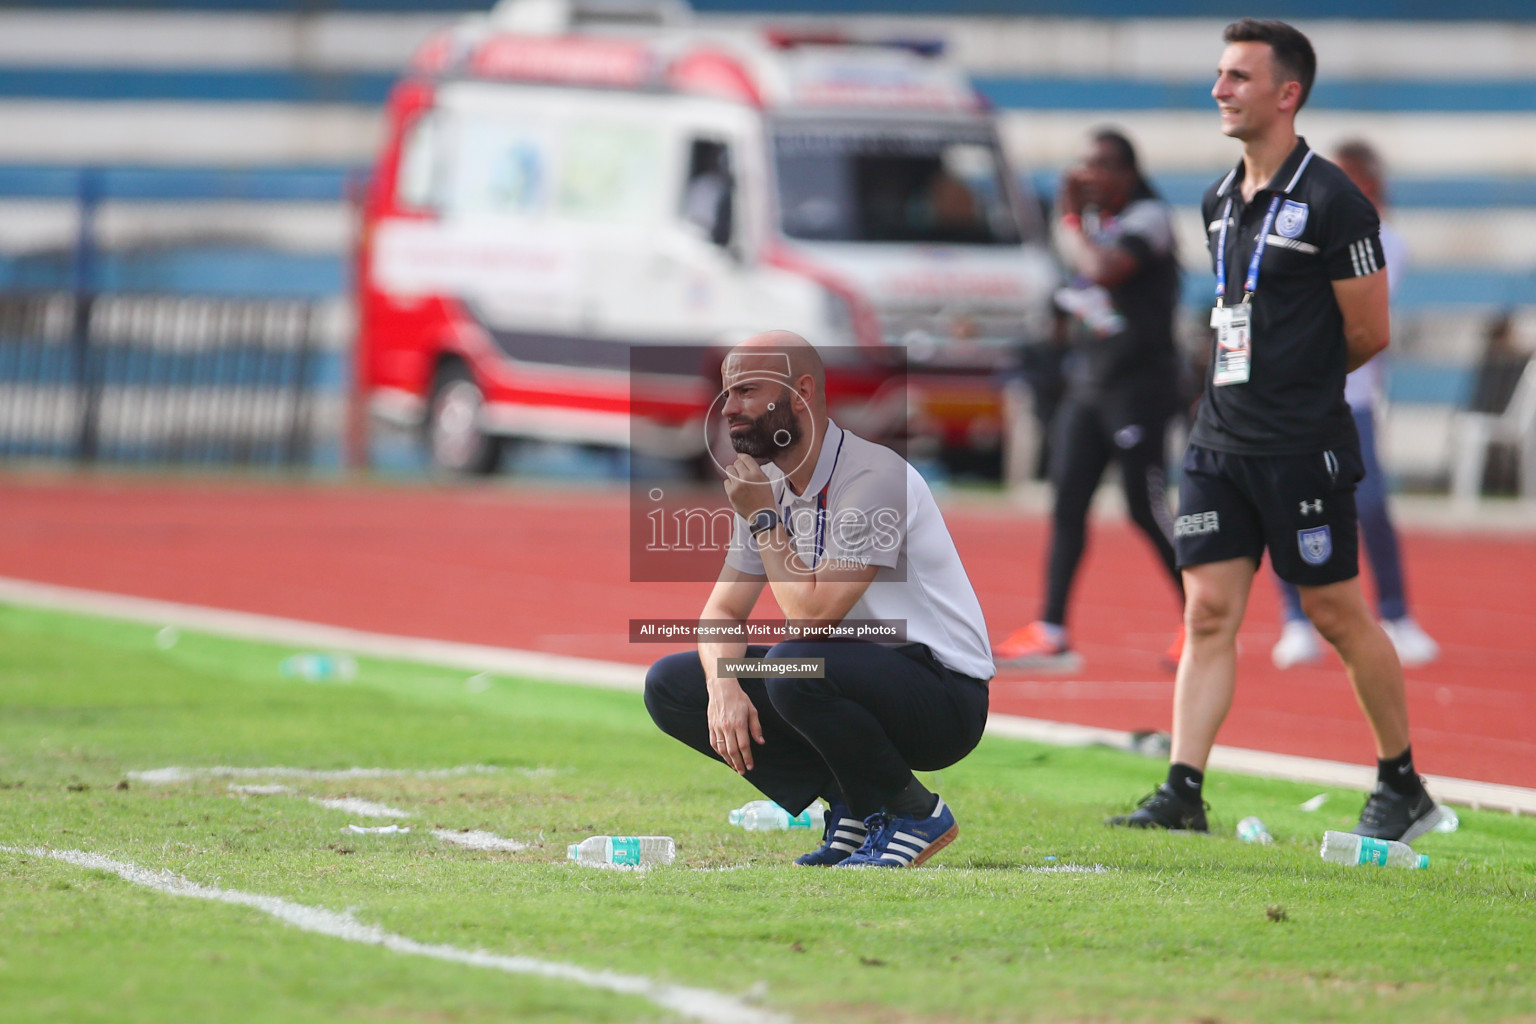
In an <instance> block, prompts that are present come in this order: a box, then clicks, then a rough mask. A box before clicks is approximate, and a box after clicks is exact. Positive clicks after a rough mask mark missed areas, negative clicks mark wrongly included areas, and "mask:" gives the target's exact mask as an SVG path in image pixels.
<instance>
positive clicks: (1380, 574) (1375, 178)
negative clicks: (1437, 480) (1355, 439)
mask: <svg viewBox="0 0 1536 1024" xmlns="http://www.w3.org/2000/svg"><path fill="white" fill-rule="evenodd" d="M1333 159H1334V162H1335V163H1337V164H1338V165H1339V169H1340V170H1342V171H1343V172H1344V173H1345V174H1347V175H1348V176H1349V180H1350V181H1353V182H1354V183H1355V185H1356V186H1357V187H1358V188H1359V189H1360V191H1361V192H1363V193H1364V194H1365V198H1367V199H1369V200H1370V201H1371V205H1373V206H1375V207H1376V211H1377V213H1381V212H1383V210H1384V209H1385V206H1386V182H1385V175H1384V174H1383V171H1382V164H1381V157H1380V156H1378V155H1377V153H1376V150H1375V149H1374V148H1372V147H1371V145H1370V144H1369V143H1367V142H1364V141H1361V140H1359V139H1355V140H1351V141H1349V142H1345V143H1342V144H1341V145H1340V146H1339V147H1338V148H1337V149H1336V150H1334V156H1333ZM1381 249H1382V252H1384V253H1385V254H1386V258H1387V293H1388V295H1389V296H1391V295H1393V294H1395V293H1396V292H1397V288H1398V285H1399V284H1400V283H1401V282H1402V279H1403V271H1404V270H1405V268H1406V267H1407V265H1408V246H1407V243H1405V242H1404V241H1403V236H1402V235H1400V234H1398V233H1397V232H1396V231H1394V230H1393V229H1392V226H1391V225H1390V224H1387V223H1385V222H1383V223H1382V225H1381ZM1384 370H1385V363H1384V361H1383V360H1382V359H1380V358H1376V359H1372V360H1371V361H1370V362H1368V363H1366V364H1365V365H1364V366H1362V367H1360V368H1359V369H1358V370H1356V371H1354V372H1353V373H1351V374H1350V375H1349V377H1348V378H1346V380H1345V382H1344V400H1345V401H1347V402H1348V403H1349V410H1350V412H1351V413H1352V414H1353V415H1354V417H1355V429H1356V430H1358V431H1359V433H1360V457H1361V459H1362V460H1363V461H1364V463H1365V476H1364V477H1362V478H1361V480H1360V485H1359V487H1358V488H1357V489H1356V490H1355V508H1356V510H1357V512H1358V514H1359V516H1360V537H1361V539H1362V540H1363V541H1364V542H1365V554H1366V557H1368V558H1369V559H1370V561H1371V575H1372V576H1373V577H1374V578H1375V581H1376V614H1377V617H1378V618H1380V619H1381V628H1382V629H1384V630H1386V633H1387V637H1388V638H1389V639H1391V641H1392V646H1393V647H1396V648H1397V657H1398V660H1400V661H1401V662H1402V663H1403V665H1404V666H1405V667H1410V668H1411V667H1414V666H1418V665H1427V664H1429V663H1430V662H1432V661H1434V660H1435V658H1437V657H1439V655H1440V646H1439V645H1438V644H1436V643H1435V641H1434V639H1433V638H1431V637H1430V635H1429V634H1428V633H1426V632H1424V630H1423V628H1422V627H1420V626H1419V624H1418V622H1416V621H1415V620H1414V618H1413V616H1412V615H1410V614H1409V613H1408V590H1407V586H1406V584H1405V583H1404V580H1403V561H1402V554H1401V551H1400V549H1399V547H1398V542H1397V530H1396V528H1394V527H1393V525H1392V516H1391V513H1390V512H1389V510H1388V508H1387V478H1386V474H1385V473H1383V472H1382V469H1381V459H1380V458H1379V457H1378V456H1377V452H1376V402H1377V399H1378V398H1379V397H1380V396H1381V395H1382V394H1383V392H1384V391H1385V381H1384V377H1383V371H1384ZM1275 582H1276V583H1277V584H1278V585H1279V587H1280V600H1281V606H1282V612H1283V615H1284V621H1283V622H1282V624H1281V626H1280V639H1279V641H1278V642H1277V643H1276V644H1275V646H1274V650H1272V651H1271V652H1270V657H1271V658H1272V659H1273V661H1274V663H1275V667H1276V668H1291V667H1292V666H1294V665H1306V664H1312V663H1314V662H1317V661H1320V660H1321V659H1322V656H1323V645H1322V637H1320V636H1318V633H1317V630H1316V629H1315V628H1313V626H1312V623H1311V622H1310V621H1309V620H1308V619H1307V616H1306V613H1305V612H1303V611H1302V610H1301V594H1300V593H1299V592H1298V591H1297V590H1296V587H1295V586H1294V585H1293V584H1290V583H1287V582H1285V581H1284V580H1282V579H1280V577H1278V576H1276V577H1275Z"/></svg>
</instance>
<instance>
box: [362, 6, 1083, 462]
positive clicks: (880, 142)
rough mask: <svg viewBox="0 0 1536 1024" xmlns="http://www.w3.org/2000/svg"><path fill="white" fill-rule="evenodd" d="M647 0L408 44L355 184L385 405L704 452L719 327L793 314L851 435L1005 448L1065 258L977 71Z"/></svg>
mask: <svg viewBox="0 0 1536 1024" xmlns="http://www.w3.org/2000/svg"><path fill="white" fill-rule="evenodd" d="M607 6H608V7H610V8H612V7H613V6H614V5H613V4H612V3H611V0H610V2H609V3H608V4H607ZM640 6H645V7H648V10H647V11H645V12H644V15H645V16H643V17H638V16H635V10H634V9H635V7H636V3H635V0H630V2H629V3H628V4H627V5H624V10H623V12H621V13H624V12H627V13H628V15H630V16H628V17H624V18H618V19H611V20H596V21H591V22H589V21H587V20H585V19H584V18H583V16H582V15H583V5H582V2H581V0H507V2H503V3H502V4H501V5H500V6H499V7H497V8H496V9H495V10H494V11H493V12H492V13H491V14H490V15H489V16H485V17H476V18H470V19H467V20H465V21H464V22H462V23H461V24H458V25H456V26H454V27H452V28H450V29H447V30H445V31H443V32H442V33H440V34H439V35H437V36H435V37H433V38H431V39H429V40H427V41H426V42H425V43H424V44H423V45H422V46H421V48H420V49H419V51H418V52H417V54H416V55H415V57H414V59H413V61H412V64H411V66H410V69H409V72H408V73H407V74H406V75H405V77H404V78H403V79H402V80H401V82H400V83H399V84H398V85H397V86H396V88H395V89H394V92H393V94H392V96H391V98H390V101H389V107H388V131H387V140H386V143H385V145H384V148H383V151H382V152H381V154H380V156H379V158H378V161H377V164H376V166H375V168H374V171H373V175H372V177H371V180H370V182H369V186H368V189H367V193H366V197H365V199H364V210H363V230H362V233H361V242H360V249H359V253H358V273H357V286H358V316H359V326H360V336H359V337H360V343H359V353H358V366H357V371H358V381H359V384H360V385H361V393H362V394H363V395H364V396H365V397H366V399H367V402H368V405H369V407H370V408H371V410H372V411H373V413H374V414H375V415H378V416H382V417H385V418H387V419H389V420H392V421H394V422H397V423H401V424H410V425H416V426H420V427H421V428H422V429H423V430H424V434H425V437H426V438H427V440H428V446H429V450H430V452H431V456H432V459H433V461H434V462H436V463H437V464H439V465H441V466H443V467H447V468H450V469H455V470H459V471H465V472H474V471H485V470H488V469H490V468H492V467H493V466H494V465H495V464H496V460H497V453H498V449H499V447H500V444H501V441H502V439H505V438H543V439H555V440H561V441H574V442H582V443H592V444H599V445H614V446H631V445H634V446H640V445H644V446H645V447H646V448H648V449H650V450H653V451H657V452H660V453H662V454H667V455H671V456H675V457H690V456H693V455H697V454H699V453H701V452H702V450H703V448H704V444H705V441H704V430H703V429H702V426H701V424H702V422H703V419H704V416H705V412H706V410H707V409H708V406H709V403H710V402H711V400H712V399H713V398H714V394H713V392H712V390H711V386H710V384H709V382H708V380H707V379H706V377H705V375H704V373H701V370H704V369H705V367H704V366H702V365H701V364H702V362H703V361H702V360H701V359H700V357H699V355H698V353H699V351H700V347H701V346H718V345H723V344H729V343H730V342H732V341H733V340H736V339H739V338H741V337H743V336H746V335H748V334H751V333H755V332H757V331H761V330H765V329H768V328H786V329H789V330H794V331H797V332H799V333H801V334H803V335H805V337H807V338H808V339H810V340H811V341H812V342H813V343H814V344H816V345H817V346H818V348H819V349H820V350H821V351H822V352H823V354H824V356H826V357H827V360H828V363H829V366H830V367H832V368H833V369H832V371H831V372H832V376H833V380H832V381H831V382H829V388H828V390H829V399H830V402H831V407H832V414H833V416H834V417H840V418H843V419H845V420H847V421H848V425H850V426H853V427H854V428H855V429H859V428H860V427H862V428H863V429H864V430H865V431H867V432H869V433H873V434H878V433H880V432H881V431H882V429H885V428H888V427H889V426H890V425H889V424H881V423H878V422H874V421H876V420H879V419H880V418H881V417H882V416H889V415H904V416H906V417H907V419H908V420H909V421H915V422H913V423H909V426H915V427H916V428H917V429H918V430H919V431H920V432H926V433H929V434H932V435H936V436H939V437H941V438H943V439H944V440H946V441H947V442H949V443H953V444H965V443H971V444H982V445H986V444H993V443H995V442H996V438H997V435H998V432H999V420H998V417H999V414H998V409H999V402H998V399H997V393H998V387H997V383H996V379H995V373H996V371H997V370H998V369H999V368H1000V367H1001V366H1002V365H1003V364H1004V363H1005V362H1006V360H1007V359H1008V358H1009V356H1010V354H1011V353H1012V351H1013V350H1015V349H1016V347H1017V346H1018V345H1019V344H1020V343H1021V342H1022V341H1024V340H1026V339H1029V338H1031V337H1038V336H1040V335H1042V334H1043V333H1045V332H1046V331H1047V330H1048V320H1049V312H1048V310H1049V295H1050V293H1051V291H1052V289H1053V287H1054V284H1055V282H1056V278H1057V273H1058V272H1057V269H1056V267H1055V264H1054V262H1053V260H1052V258H1051V256H1050V254H1049V251H1048V250H1047V248H1046V247H1045V246H1044V245H1043V244H1042V243H1041V241H1040V231H1039V228H1038V219H1039V218H1038V213H1037V211H1036V210H1035V209H1034V208H1033V206H1032V205H1031V204H1030V203H1029V202H1028V201H1027V200H1025V199H1024V198H1023V197H1021V196H1020V195H1019V193H1018V192H1017V187H1018V186H1017V184H1016V181H1015V175H1014V174H1013V173H1011V171H1010V169H1009V167H1008V165H1007V162H1006V161H1005V160H1004V157H1003V154H1002V151H1001V149H1000V148H999V145H998V140H997V134H996V128H995V124H994V119H993V117H992V116H991V114H990V112H989V110H988V109H987V106H986V104H985V102H984V101H983V100H982V99H981V98H980V97H979V96H978V94H977V93H976V92H975V90H974V89H973V88H972V87H971V85H970V84H969V82H968V81H967V80H966V79H965V78H964V76H963V75H961V74H959V73H958V72H957V71H956V70H955V69H954V68H953V67H952V66H949V65H947V64H945V63H944V62H943V60H942V59H941V58H939V57H937V56H935V55H933V53H932V52H926V51H931V48H930V46H929V45H928V44H925V43H921V42H902V41H893V42H885V43H877V42H852V41H847V40H842V39H839V38H833V37H829V36H826V35H817V34H804V33H802V34H794V33H787V32H775V31H772V30H746V29H731V30H711V29H708V28H706V27H701V26H697V25H694V24H692V23H691V22H690V21H689V19H688V18H687V17H686V15H687V11H686V8H681V7H680V6H679V5H678V4H677V3H676V2H675V0H671V2H668V0H660V2H656V0H652V3H650V4H648V5H647V4H641V5H640ZM609 13H610V14H612V13H613V12H612V11H611V10H610V12H609ZM896 352H902V353H904V355H905V359H906V363H907V368H908V376H907V380H906V385H905V388H904V389H902V391H901V393H899V394H890V395H883V394H882V393H881V387H882V385H881V381H882V380H886V381H887V382H888V381H889V379H890V376H889V368H890V366H891V364H892V362H893V361H894V360H893V358H892V356H893V353H896ZM882 374H884V376H882ZM872 398H873V399H874V400H873V401H872V400H871V399H872ZM887 399H888V400H887ZM840 409H841V410H842V411H841V412H840Z"/></svg>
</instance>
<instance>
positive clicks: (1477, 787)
mask: <svg viewBox="0 0 1536 1024" xmlns="http://www.w3.org/2000/svg"><path fill="white" fill-rule="evenodd" d="M0 601H10V602H14V603H17V604H25V605H30V606H32V607H35V608H48V609H53V610H56V611H66V612H76V613H84V614H90V615H101V616H105V617H107V618H114V619H125V620H128V621H131V622H144V623H148V624H150V625H155V626H161V627H163V626H167V625H172V626H177V627H180V628H182V629H195V630H200V631H202V632H206V633H215V634H218V635H220V636H230V637H238V638H242V639H246V640H259V641H265V642H268V643H283V644H293V645H295V646H313V647H324V648H330V649H342V650H348V651H353V652H355V653H358V654H367V655H374V656H377V657H381V658H398V659H401V660H404V661H414V662H418V663H423V664H430V665H439V666H444V665H446V666H451V667H456V668H468V669H473V670H475V671H478V672H498V673H502V674H505V675H513V676H521V677H525V678H534V679H543V680H547V681H551V682H562V683H576V684H578V685H585V686H602V687H607V688H610V689H620V690H633V691H638V690H640V689H642V688H643V687H644V684H645V671H646V670H645V667H644V666H642V665H629V664H624V663H620V662H613V661H598V660H596V659H593V658H569V657H564V656H561V655H555V654H541V653H538V652H535V651H519V650H513V649H510V648H501V647H486V646H482V645H478V644H458V643H450V642H448V641H442V640H423V639H418V638H415V637H402V636H393V635H391V634H388V633H369V632H364V631H362V630H355V629H343V628H341V627H338V626H322V625H317V624H315V623H312V622H303V621H300V620H298V619H284V618H278V617H276V616H271V615H253V614H250V613H248V612H233V611H227V610H225V609H221V608H206V607H202V606H200V605H191V604H179V603H176V602H172V601H155V600H151V599H149V598H143V597H128V596H125V595H122V594H107V593H102V592H101V591H96V590H81V589H78V588H75V587H59V586H54V585H52V584H49V583H34V582H31V581H30V580H18V579H10V578H6V577H0ZM987 732H988V733H989V734H991V735H994V736H1002V737H1006V738H1010V739H1022V740H1031V741H1033V742H1035V743H1048V744H1052V745H1055V746H1068V747H1072V746H1086V745H1092V744H1096V743H1106V744H1108V745H1110V746H1115V747H1120V748H1121V749H1125V748H1126V747H1127V746H1128V745H1129V741H1130V734H1128V733H1124V732H1119V731H1117V730H1113V729H1098V728H1094V727H1092V726H1084V725H1071V724H1068V723H1063V722H1045V721H1041V720H1039V719H1033V718H1022V717H1017V716H1014V715H991V716H989V717H988V719H987ZM1210 764H1211V766H1212V767H1215V768H1219V769H1223V770H1225V771H1231V772H1237V773H1239V774H1242V775H1256V776H1259V777H1260V778H1272V779H1287V780H1290V781H1295V782H1311V783H1317V784H1319V785H1325V786H1338V787H1341V788H1347V789H1358V790H1369V789H1370V788H1371V787H1372V786H1373V785H1374V784H1375V775H1374V773H1373V772H1372V771H1371V769H1370V768H1368V767H1365V766H1363V765H1354V764H1343V763H1341V762H1338V761H1325V760H1321V759H1318V758H1309V757H1295V756H1293V755H1290V754H1272V753H1269V752H1267V751H1262V750H1242V749H1240V748H1236V747H1225V746H1218V747H1216V748H1215V749H1214V750H1213V751H1212V752H1211V760H1210ZM130 777H131V776H130ZM1429 783H1430V787H1431V789H1432V790H1433V791H1434V793H1435V796H1436V798H1437V799H1440V800H1444V801H1446V802H1447V803H1454V804H1462V805H1465V806H1470V807H1486V808H1490V809H1493V810H1504V811H1512V812H1514V813H1516V814H1536V789H1523V788H1521V787H1519V786H1504V785H1499V784H1495V783H1490V782H1478V781H1476V780H1472V779H1453V778H1443V777H1440V776H1430V777H1429Z"/></svg>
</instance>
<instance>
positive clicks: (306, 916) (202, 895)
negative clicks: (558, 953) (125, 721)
mask: <svg viewBox="0 0 1536 1024" xmlns="http://www.w3.org/2000/svg"><path fill="white" fill-rule="evenodd" d="M0 851H3V852H5V853H14V854H23V855H27V856H32V857H51V858H52V859H54V860H61V861H63V862H65V863H66V864H73V865H75V866H76V867H82V868H92V869H95V870H98V871H110V872H112V873H113V874H115V875H117V876H119V877H120V878H123V879H124V880H126V881H128V882H131V883H133V884H134V885H139V886H143V887H144V888H146V889H153V890H155V891H156V892H162V893H165V894H167V895H170V896H185V897H190V898H192V899H199V900H211V901H213V902H216V903H230V904H234V905H235V906H241V907H250V908H251V909H253V910H259V911H261V912H262V913H263V914H267V915H269V916H271V917H275V918H277V919H278V920H279V921H282V922H283V923H284V924H288V925H292V926H293V927H295V928H298V929H300V930H302V931H306V932H313V933H315V934H317V935H329V936H331V937H332V938H337V939H343V940H345V941H347V942H357V943H361V944H363V945H367V946H382V947H383V948H384V949H387V950H389V951H391V952H393V953H404V954H406V955H409V956H423V957H428V958H430V959H433V960H446V961H449V962H451V963H459V964H467V965H469V966H471V967H484V968H488V969H490V970H494V971H503V972H505V973H507V974H528V975H534V976H536V977H540V978H552V979H555V980H559V981H570V982H575V983H576V984H578V985H585V986H587V987H588V988H596V989H602V990H604V991H607V992H616V993H618V994H620V995H626V996H638V997H639V998H641V999H645V1000H648V1001H650V1002H651V1003H654V1004H655V1005H657V1006H660V1007H661V1008H663V1009H665V1010H671V1011H672V1012H673V1013H677V1014H680V1015H681V1016H684V1017H687V1018H689V1019H690V1020H697V1021H703V1022H705V1024H789V1018H788V1017H785V1016H783V1015H782V1014H777V1013H772V1012H770V1011H768V1010H762V1009H759V1008H757V1007H755V1006H749V1005H747V1004H746V1003H744V1002H742V1001H741V1000H739V999H736V998H733V997H731V996H728V995H724V994H722V993H719V992H711V991H710V990H708V989H702V988H690V987H687V986H684V985H669V984H666V983H664V982H659V981H653V980H652V979H650V978H645V977H640V976H639V975H634V974H618V973H616V972H614V971H594V970H591V969H589V968H586V967H579V966H577V965H576V964H565V963H559V962H557V961H552V960H536V959H534V958H533V957H526V956H505V955H503V954H500V953H489V952H486V951H485V950H482V949H460V948H459V947H457V946H448V945H441V944H435V943H426V942H418V941H416V940H415V939H408V938H406V937H405V936H403V935H396V934H395V933H393V932H387V931H385V930H384V929H383V928H380V927H379V926H378V925H371V924H364V923H363V922H361V921H359V920H358V919H357V918H355V917H353V916H352V915H351V914H339V913H337V912H336V911H334V910H326V909H325V908H323V907H311V906H306V905H304V904H302V903H290V902H289V901H287V900H285V899H281V898H279V897H277V896H263V895H261V894H259V893H249V892H240V891H239V890H236V889H217V888H213V887H211V886H206V885H198V884H197V883H196V882H192V881H189V880H188V879H186V878H185V877H183V876H181V875H178V874H175V873H174V872H172V871H168V870H159V871H157V870H154V869H152V868H146V867H140V866H139V865H137V864H131V863H128V862H126V861H120V860H113V859H111V858H110V857H103V856H101V855H100V854H95V853H86V852H85V851H83V850H47V849H42V848H40V847H15V846H0Z"/></svg>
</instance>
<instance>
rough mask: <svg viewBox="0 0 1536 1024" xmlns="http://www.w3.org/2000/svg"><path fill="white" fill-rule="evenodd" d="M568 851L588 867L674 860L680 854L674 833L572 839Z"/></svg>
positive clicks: (572, 857) (636, 864) (573, 858)
mask: <svg viewBox="0 0 1536 1024" xmlns="http://www.w3.org/2000/svg"><path fill="white" fill-rule="evenodd" d="M565 855H566V857H567V858H569V859H571V860H573V861H575V862H576V863H577V864H585V865H586V866H588V867H604V866H606V865H609V864H613V865H617V866H619V867H631V868H638V867H649V866H651V865H652V864H671V863H672V859H673V858H674V857H676V856H677V846H676V844H674V843H673V842H672V837H671V836H592V837H591V838H589V839H583V840H582V841H581V842H579V843H572V844H571V845H570V846H569V847H568V848H567V849H566V851H565Z"/></svg>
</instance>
